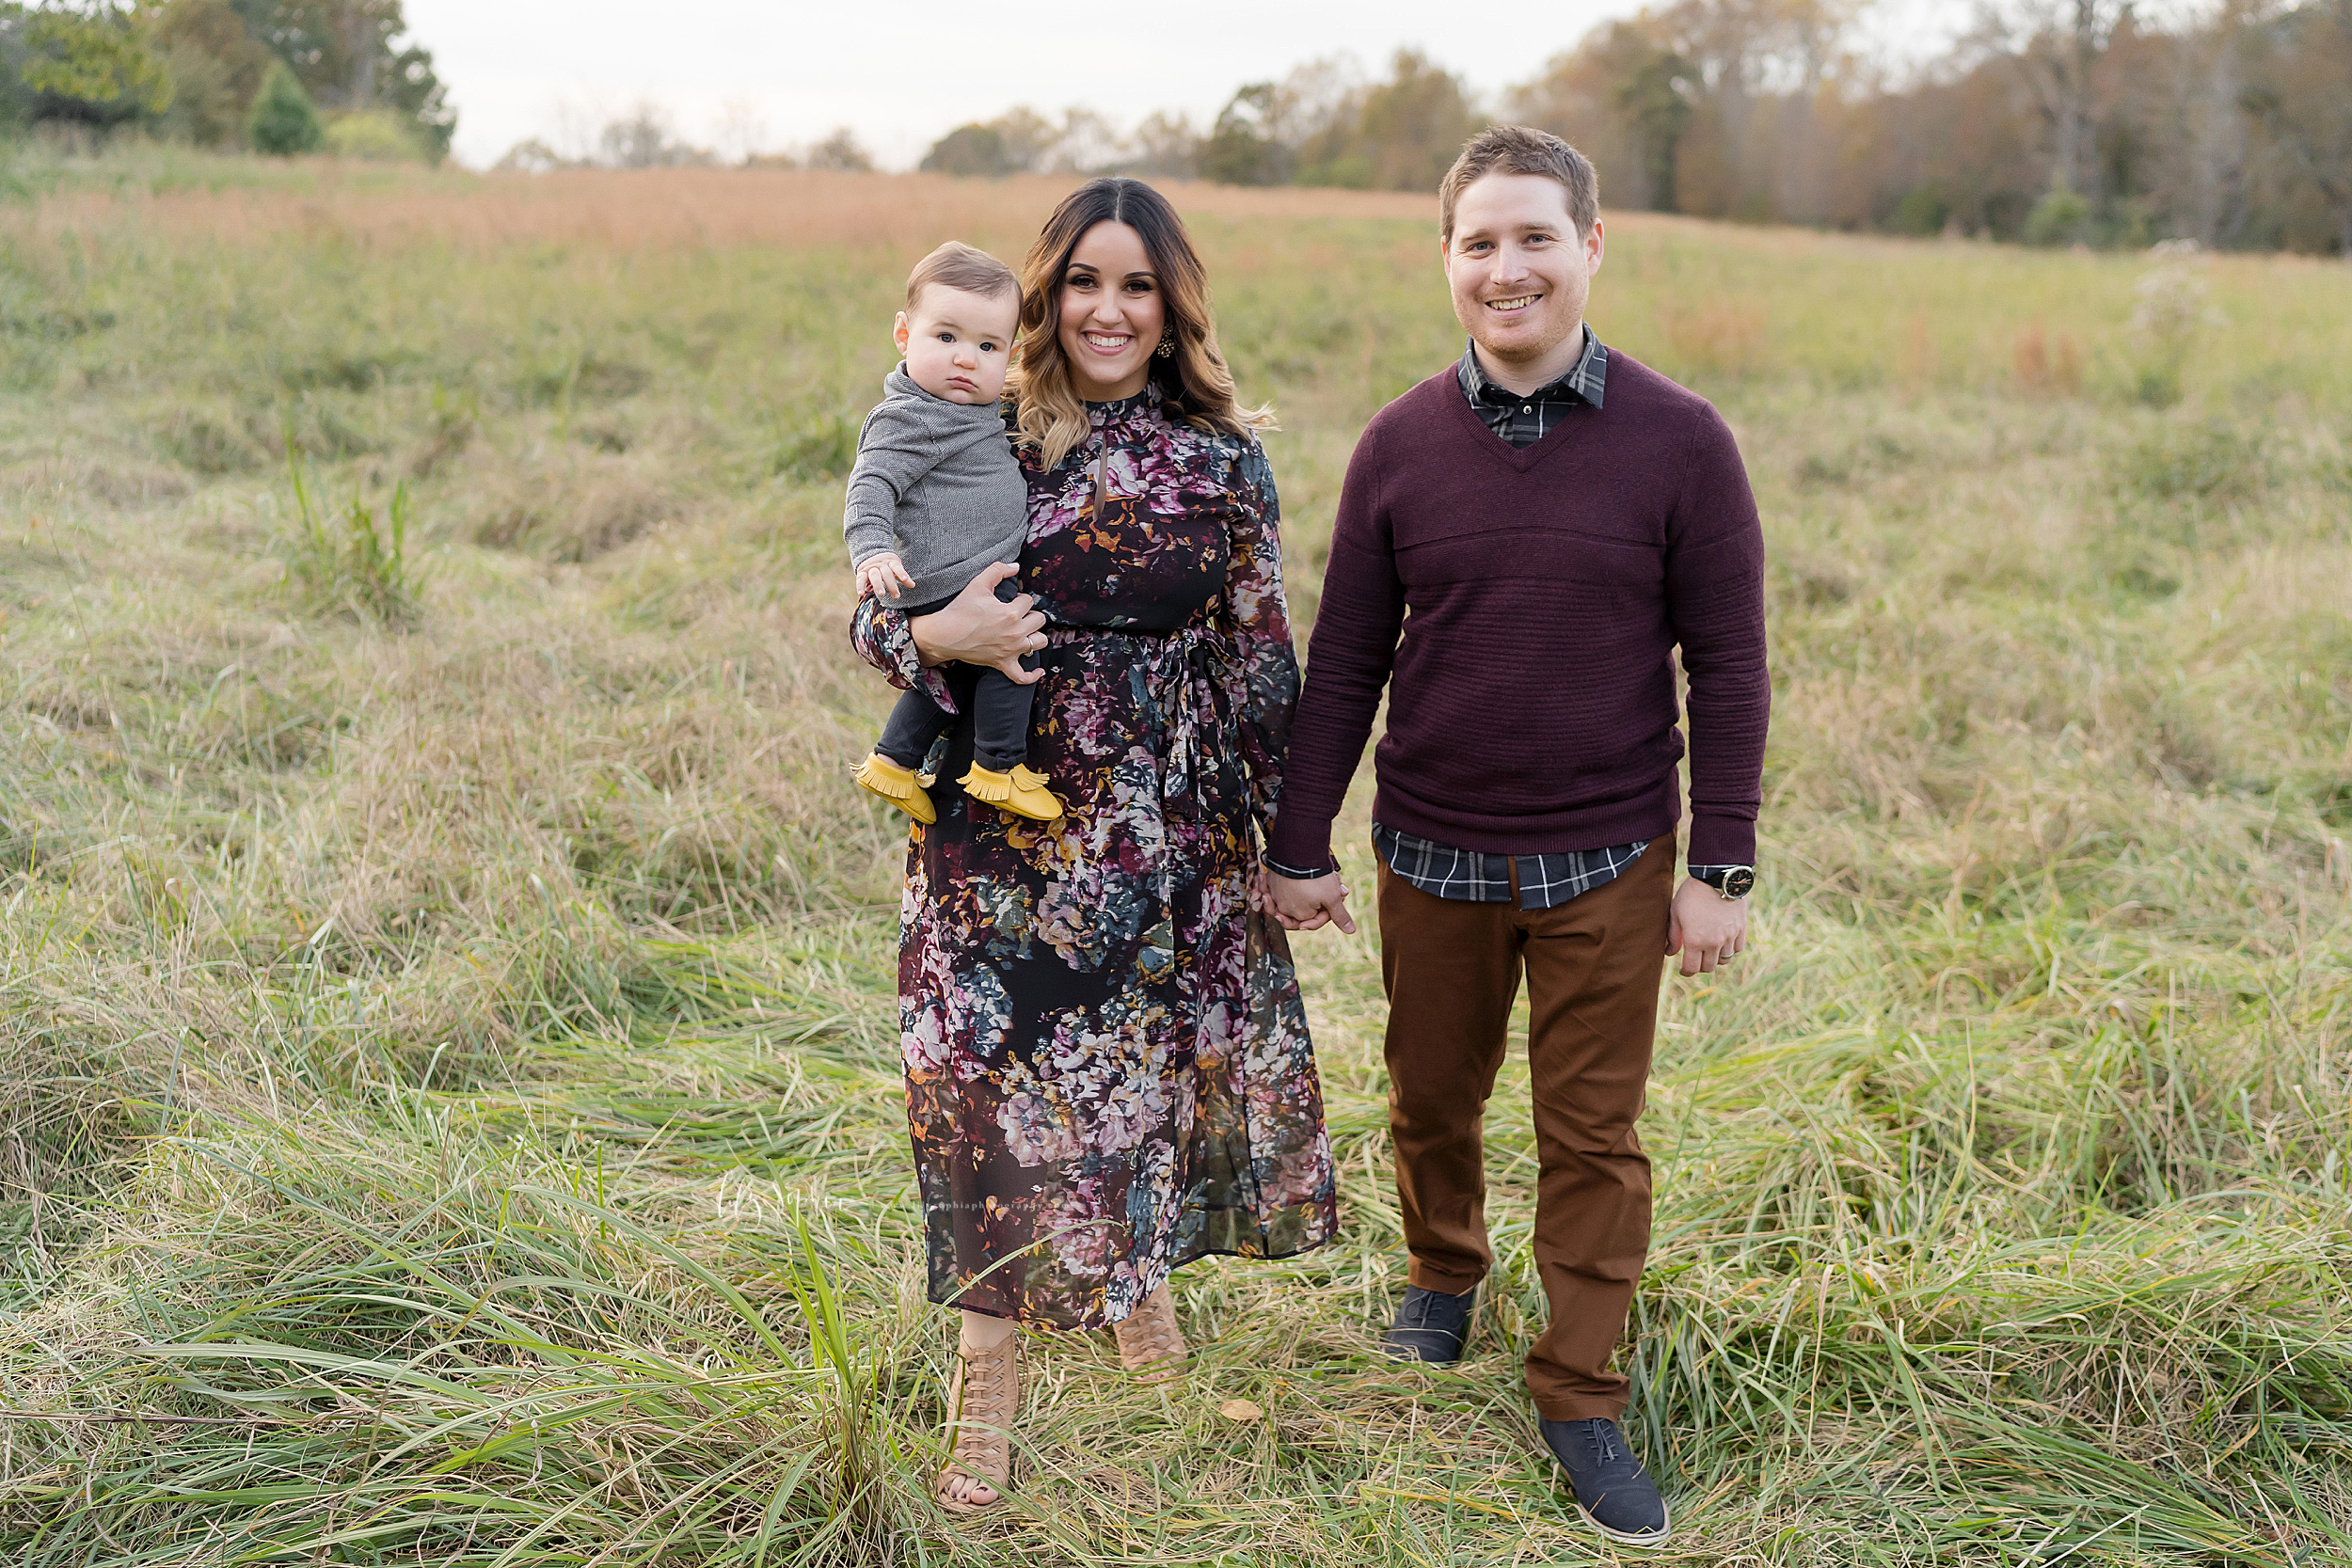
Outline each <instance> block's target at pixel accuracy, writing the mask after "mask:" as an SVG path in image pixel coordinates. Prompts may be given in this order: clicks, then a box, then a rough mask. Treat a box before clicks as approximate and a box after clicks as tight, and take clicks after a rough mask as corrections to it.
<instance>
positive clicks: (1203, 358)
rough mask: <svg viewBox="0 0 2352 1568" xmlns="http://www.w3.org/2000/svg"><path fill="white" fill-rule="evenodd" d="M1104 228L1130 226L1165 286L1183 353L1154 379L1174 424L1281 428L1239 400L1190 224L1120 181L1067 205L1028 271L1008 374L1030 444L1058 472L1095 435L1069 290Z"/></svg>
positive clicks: (1108, 181)
mask: <svg viewBox="0 0 2352 1568" xmlns="http://www.w3.org/2000/svg"><path fill="white" fill-rule="evenodd" d="M1098 223H1123V224H1125V225H1127V226H1128V227H1129V228H1130V229H1133V230H1135V231H1136V233H1137V234H1138V235H1140V236H1142V239H1143V253H1144V254H1145V255H1146V256H1147V257H1149V258H1150V259H1151V261H1152V273H1153V275H1154V276H1155V277H1158V279H1159V286H1160V299H1161V302H1162V305H1163V307H1164V309H1166V311H1167V315H1168V326H1169V327H1171V328H1173V329H1174V331H1175V334H1176V352H1175V353H1174V354H1172V355H1170V356H1168V357H1167V358H1165V359H1163V358H1161V357H1160V356H1158V355H1157V354H1156V353H1155V354H1153V355H1152V357H1151V359H1150V361H1149V364H1150V366H1151V369H1150V370H1149V371H1148V372H1146V374H1148V375H1149V376H1150V378H1151V380H1152V383H1153V384H1154V385H1156V386H1157V387H1158V388H1160V393H1161V396H1162V398H1163V400H1164V402H1163V406H1165V407H1166V409H1167V410H1168V418H1169V419H1171V420H1174V419H1181V420H1184V421H1185V422H1187V423H1189V424H1191V425H1193V426H1194V427H1196V428H1198V429H1200V430H1210V431H1216V432H1217V433H1218V434H1220V435H1225V436H1245V435H1248V433H1249V432H1250V431H1253V430H1270V429H1272V428H1273V427H1274V410H1273V409H1271V408H1266V407H1259V408H1246V407H1243V406H1242V405H1241V404H1239V403H1238V402H1236V401H1235V399H1234V397H1233V372H1232V371H1231V370H1228V369H1227V368H1226V365H1225V356H1224V355H1223V354H1221V353H1219V352H1218V350H1217V346H1216V318H1215V317H1213V316H1212V315H1211V314H1210V312H1209V274H1208V269H1207V268H1205V267H1203V266H1202V265H1201V264H1200V252H1198V251H1196V250H1194V249H1193V248H1192V238H1191V236H1190V235H1188V234H1186V233H1185V232H1184V219H1182V218H1180V217H1178V216H1177V215H1176V209H1175V208H1173V207H1171V206H1169V205H1168V198H1166V197H1164V196H1162V195H1161V194H1160V193H1159V192H1157V191H1155V190H1153V189H1152V187H1151V186H1149V185H1147V184H1145V183H1144V182H1142V181H1140V180H1127V179H1120V178H1115V177H1114V178H1104V179H1101V180H1089V181H1088V182H1086V183H1085V184H1083V185H1081V186H1079V187H1078V188H1077V189H1076V190H1074V191H1072V192H1071V193H1070V194H1069V195H1068V196H1067V197H1065V198H1062V203H1061V205H1060V206H1058V207H1057V208H1055V209H1054V215H1053V216H1051V217H1049V218H1047V219H1046V220H1045V228H1044V229H1043V230H1041V232H1040V233H1039V234H1038V237H1037V243H1036V244H1035V245H1031V246H1030V247H1029V254H1028V257H1027V259H1026V260H1025V261H1023V262H1022V264H1021V336H1020V338H1019V339H1018V340H1017V341H1015V343H1014V345H1013V351H1012V366H1011V370H1010V373H1009V376H1008V389H1009V393H1010V395H1011V397H1012V399H1013V405H1014V407H1015V409H1016V410H1017V411H1018V413H1017V421H1018V424H1019V428H1020V441H1021V444H1022V445H1024V446H1026V447H1034V448H1035V449H1036V450H1037V452H1038V455H1039V457H1040V458H1041V460H1042V461H1043V463H1044V465H1045V467H1048V468H1053V467H1057V466H1058V465H1059V464H1060V463H1061V460H1062V459H1063V458H1065V457H1067V456H1069V455H1070V453H1071V451H1072V449H1073V448H1074V447H1076V446H1077V445H1078V443H1079V442H1081V441H1083V440H1085V439H1086V437H1087V405H1086V403H1085V400H1083V399H1082V398H1080V397H1079V396H1078V390H1077V388H1076V386H1075V385H1074V384H1073V381H1072V379H1071V374H1070V361H1069V358H1068V357H1067V356H1065V355H1064V354H1063V353H1062V347H1061V286H1062V277H1063V275H1064V274H1065V273H1067V272H1068V271H1069V269H1070V257H1071V253H1072V252H1073V251H1075V250H1076V249H1077V248H1078V242H1079V241H1080V240H1081V239H1083V238H1085V236H1086V233H1087V230H1089V229H1092V228H1093V227H1094V226H1095V225H1096V224H1098Z"/></svg>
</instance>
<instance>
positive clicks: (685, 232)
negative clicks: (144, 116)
mask: <svg viewBox="0 0 2352 1568" xmlns="http://www.w3.org/2000/svg"><path fill="white" fill-rule="evenodd" d="M1076 183H1077V180H1076V179H1075V178H1074V177H1058V176H1046V175H1025V176H1019V177H1015V178H1010V179H1005V180H993V181H974V180H954V179H949V178H947V177H946V176H944V175H930V174H894V175H858V174H828V173H817V172H809V171H803V170H784V169H665V170H643V171H636V170H618V169H576V170H564V171H560V172H556V173H549V174H491V175H482V176H469V175H450V176H443V177H440V178H437V179H432V180H426V179H418V180H415V181H412V182H404V183H401V184H398V185H387V184H386V183H385V182H384V181H383V180H382V179H381V178H380V177H378V176H373V175H371V174H370V173H369V172H368V171H365V170H351V169H346V168H342V167H338V166H334V165H331V164H330V165H326V166H323V167H322V168H321V169H320V172H319V178H318V180H317V182H316V183H315V185H313V186H312V187H310V188H308V189H287V188H276V189H255V188H229V189H221V190H174V191H168V192H165V193H162V194H150V193H146V192H129V191H126V192H120V193H116V192H90V191H76V192H70V193H66V194H61V195H56V196H52V197H50V198H46V199H44V200H43V201H41V202H40V204H39V205H38V206H37V207H36V208H35V210H34V213H33V214H32V217H31V221H30V230H31V232H32V233H34V234H37V235H40V236H47V237H54V236H57V235H63V234H73V233H83V232H90V231H103V230H106V229H108V228H110V227H112V226H114V225H116V224H119V223H126V222H127V223H133V224H135V225H136V226H137V227H138V228H140V229H141V230H144V231H147V232H151V233H155V234H160V235H169V236H175V237H179V238H185V239H196V238H202V239H214V240H236V241H247V240H252V239H255V238H258V237H262V236H273V235H275V236H301V237H304V238H306V239H309V240H317V239H322V238H326V237H328V236H335V237H339V238H344V239H355V240H366V241H374V242H389V243H398V242H402V241H411V240H431V241H437V242H442V243H447V244H453V245H460V246H464V247H468V248H471V249H480V250H492V249H501V248H504V247H506V246H510V245H593V246H596V247H598V248H600V249H612V250H636V249H644V248H651V247H677V246H710V245H717V246H729V245H779V246H786V247H792V248H804V247H814V246H838V245H882V246H888V247H891V248H895V249H904V248H908V247H920V248H929V247H930V245H935V244H937V243H938V236H939V235H942V234H964V235H972V236H978V238H977V239H976V240H975V241H974V243H976V244H982V245H987V246H989V247H990V248H1009V249H1011V250H1012V251H1013V252H1014V253H1015V254H1018V252H1019V250H1020V249H1022V248H1025V245H1026V243H1027V239H1028V237H1029V236H1031V235H1033V234H1035V233H1036V232H1037V229H1038V226H1039V224H1040V223H1041V222H1042V221H1043V219H1044V217H1045V214H1047V213H1048V212H1050V211H1051V210H1052V209H1053V206H1054V203H1055V202H1057V201H1058V200H1060V199H1061V198H1062V197H1063V196H1064V195H1065V194H1066V193H1068V192H1069V191H1070V190H1071V189H1072V188H1073V186H1074V185H1075V184H1076ZM1163 188H1164V189H1165V190H1167V191H1168V195H1169V196H1170V197H1171V198H1174V200H1175V201H1176V204H1177V205H1178V206H1179V207H1180V208H1182V209H1183V210H1184V212H1185V213H1187V214H1204V215H1215V216H1219V217H1241V218H1248V217H1281V218H1289V219H1296V218H1404V219H1424V220H1432V221H1434V219H1435V215H1436V203H1435V198H1434V197H1426V196H1421V195H1417V194H1410V193H1399V192H1390V191H1341V190H1292V189H1287V188H1285V189H1271V190H1248V189H1240V188H1236V187H1233V186H1229V185H1212V184H1203V183H1198V182H1168V183H1166V184H1165V185H1164V186H1163Z"/></svg>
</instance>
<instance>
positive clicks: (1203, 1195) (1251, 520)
mask: <svg viewBox="0 0 2352 1568" xmlns="http://www.w3.org/2000/svg"><path fill="white" fill-rule="evenodd" d="M1089 414H1090V418H1091V423H1092V427H1093V434H1092V437H1091V439H1090V440H1089V441H1087V442H1084V443H1081V444H1080V446H1079V447H1078V448H1077V449H1076V450H1074V451H1073V452H1072V453H1071V454H1070V455H1069V457H1068V458H1066V459H1065V460H1064V461H1063V462H1062V464H1061V465H1060V466H1058V467H1055V468H1053V469H1050V470H1044V471H1040V470H1039V469H1038V468H1037V467H1035V465H1034V463H1033V462H1025V473H1026V477H1027V480H1028V487H1029V530H1028V538H1027V543H1026V546H1025V548H1024V550H1023V553H1022V562H1021V563H1022V578H1021V586H1022V587H1023V589H1025V591H1027V592H1029V593H1032V594H1036V595H1037V596H1038V599H1039V607H1040V608H1041V610H1043V611H1044V613H1045V615H1046V617H1047V622H1048V625H1047V628H1046V636H1047V645H1046V647H1045V648H1044V649H1043V650H1042V651H1041V655H1040V658H1041V663H1042V665H1043V668H1044V678H1043V679H1042V680H1041V681H1040V682H1039V683H1038V685H1037V688H1036V692H1037V697H1036V702H1035V705H1034V707H1033V709H1032V718H1031V722H1030V735H1029V765H1030V766H1031V767H1033V768H1037V769H1039V770H1040V771H1041V772H1043V773H1044V774H1045V775H1046V777H1047V779H1048V780H1049V781H1050V782H1051V785H1052V787H1053V789H1054V791H1055V792H1056V793H1057V795H1059V796H1060V797H1061V799H1062V800H1063V802H1064V804H1065V805H1066V806H1067V808H1068V814H1067V815H1066V816H1063V817H1062V818H1061V819H1060V820H1059V821H1057V822H1053V823H1040V822H1033V821H1030V820H1027V819H1025V818H1022V817H1017V816H1009V815H1008V814H1005V813H1003V812H1000V811H998V810H996V809H994V808H993V807H991V806H988V805H986V804H985V803H983V802H977V801H971V800H967V798H966V797H964V796H963V794H962V793H961V791H960V790H959V789H957V788H956V786H955V784H954V781H955V780H956V779H958V778H960V777H961V776H962V772H963V768H964V767H965V765H966V762H967V761H968V758H969V753H970V748H971V726H970V723H969V721H959V723H958V725H957V726H956V729H955V730H954V731H953V732H952V733H951V737H950V742H949V743H948V746H947V752H946V756H945V757H944V758H938V757H935V759H934V760H936V761H938V762H939V764H940V766H939V769H938V783H937V784H935V785H934V786H933V787H932V790H931V797H932V800H933V801H934V803H935V804H936V805H937V807H938V815H939V820H938V822H937V823H936V824H935V825H933V826H930V827H922V826H917V827H915V828H914V833H913V839H912V842H911V844H910V845H909V847H908V852H907V871H906V891H905V895H904V900H903V903H902V905H901V926H900V942H899V959H898V990H899V998H900V1009H901V1010H900V1022H901V1030H902V1033H901V1043H902V1048H903V1052H904V1055H905V1065H906V1083H907V1117H908V1121H909V1123H910V1126H911V1130H912V1132H913V1134H914V1164H915V1170H916V1173H917V1176H918V1178H919V1183H920V1187H921V1192H922V1202H923V1214H924V1222H925V1227H926V1229H927V1232H928V1241H929V1256H930V1299H931V1300H933V1301H936V1302H942V1303H951V1304H953V1305H955V1306H958V1307H969V1308H971V1309H973V1310H976V1311H981V1312H987V1313H992V1314H994V1315H996V1316H999V1317H1006V1318H1013V1319H1018V1320H1020V1321H1023V1322H1027V1323H1043V1324H1051V1325H1054V1326H1057V1327H1065V1328H1077V1327H1101V1326H1103V1325H1104V1324H1108V1323H1118V1322H1119V1321H1120V1320H1121V1319H1122V1318H1124V1317H1125V1316H1126V1315H1127V1314H1128V1313H1129V1312H1130V1311H1131V1310H1133V1308H1134V1307H1136V1305H1137V1304H1138V1303H1140V1302H1141V1301H1142V1300H1143V1299H1144V1298H1145V1297H1146V1296H1148V1295H1149V1294H1151V1292H1152V1291H1153V1290H1155V1289H1156V1288H1157V1287H1158V1286H1159V1285H1160V1283H1161V1282H1162V1281H1163V1280H1165V1279H1166V1278H1167V1277H1168V1274H1169V1272H1170V1271H1171V1270H1173V1269H1175V1268H1176V1267H1177V1266H1178V1265H1180V1264H1183V1263H1184V1262H1187V1261H1189V1260H1191V1259H1195V1258H1199V1257H1201V1256H1203V1255H1205V1254H1208V1253H1213V1252H1222V1253H1234V1254H1239V1255H1241V1256H1244V1257H1251V1258H1280V1257H1286V1256H1289V1255H1291V1254H1293V1253H1297V1252H1301V1251H1304V1250H1306V1249H1307V1248H1309V1247H1312V1246H1315V1245H1318V1244H1319V1243H1323V1242H1324V1241H1326V1240H1327V1239H1329V1238H1330V1236H1331V1235H1332V1234H1333V1233H1334V1232H1335V1230H1336V1229H1337V1227H1338V1210H1337V1202H1336V1197H1335V1194H1334V1183H1333V1177H1332V1169H1331V1150H1330V1144H1329V1141H1328V1139H1327V1136H1326V1133H1325V1131H1324V1123H1323V1097H1322V1089H1321V1085H1319V1084H1318V1082H1317V1080H1316V1076H1315V1065H1314V1055H1313V1050H1312V1047H1311V1044H1310V1042H1309V1040H1308V1037H1307V1018H1306V1012H1305V1009H1304V1007H1303V1006H1301V1004H1300V1000H1299V993H1298V979H1297V975H1296V973H1295V971H1294V970H1293V968H1292V965H1291V958H1290V949H1289V946H1288V943H1287V942H1286V941H1285V940H1284V937H1283V933H1282V930H1281V928H1280V927H1279V926H1277V925H1274V924H1273V923H1272V922H1271V921H1270V920H1265V919H1263V918H1262V917H1261V916H1259V915H1258V914H1255V913H1253V912H1252V911H1250V910H1249V907H1248V897H1247V891H1248V880H1249V877H1250V873H1251V867H1252V866H1253V865H1254V863H1255V859H1256V852H1255V848H1254V843H1255V841H1256V839H1257V838H1258V837H1259V836H1261V835H1263V832H1265V830H1266V827H1267V824H1268V823H1269V821H1270V820H1271V818H1272V816H1273V813H1274V811H1275V810H1276V807H1277V804H1278V801H1279V796H1280V789H1281V762H1282V754H1283V751H1284V749H1285V747H1286V745H1287V743H1288V737H1289V730H1290V722H1291V713H1292V710H1293V708H1294V706H1295V704H1296V702H1297V697H1298V663H1297V658H1296V656H1295V654H1294V653H1293V652H1292V648H1291V639H1290V626H1289V622H1288V618H1287V614H1286V611H1285V609H1284V606H1283V600H1282V579H1281V543H1280V537H1279V532H1278V521H1279V502H1278V500H1277V499H1276V496H1275V490H1274V477H1273V473H1272V470H1271V469H1270V468H1269V467H1268V466H1267V464H1266V461H1265V456H1264V453H1263V451H1261V450H1260V449H1259V447H1258V444H1257V442H1256V441H1255V440H1254V439H1251V438H1248V437H1240V438H1236V437H1232V436H1217V435H1213V434H1209V433H1206V432H1203V431H1200V430H1197V429H1195V428H1193V427H1191V426H1189V425H1187V424H1184V423H1182V422H1180V421H1176V420H1169V419H1168V418H1166V417H1164V415H1163V411H1162V406H1161V397H1160V394H1159V391H1158V389H1157V388H1147V389H1146V390H1145V391H1144V392H1142V393H1140V394H1138V395H1137V396H1136V397H1133V398H1130V399H1127V400H1125V401H1123V402H1120V403H1111V404H1092V405H1090V407H1089ZM851 641H852V643H853V644H854V646H855V647H856V648H857V650H858V652H859V653H860V654H861V655H862V656H864V657H866V659H867V660H869V661H870V662H872V663H873V664H875V665H876V666H877V667H879V668H880V669H882V671H883V672H884V673H887V674H888V675H889V676H890V677H891V680H892V681H893V683H894V684H896V685H899V686H908V685H912V684H914V683H915V682H918V681H919V682H922V683H924V684H925V685H926V686H927V687H928V688H929V689H930V690H931V692H932V695H933V696H934V698H944V699H946V703H945V705H948V706H950V707H963V706H965V705H963V704H960V703H959V702H958V699H959V698H960V697H968V695H969V691H970V686H969V672H967V671H965V670H964V668H963V667H961V666H949V667H947V668H946V670H945V671H942V670H925V669H923V668H922V667H921V665H920V663H919V662H918V660H917V658H916V657H915V651H914V642H913V640H912V638H911V636H910V635H909V632H908V629H907V618H906V616H905V615H904V614H903V613H901V612H900V611H898V610H892V609H889V608H887V607H885V606H882V605H880V604H878V603H877V601H875V600H873V599H871V598H868V599H866V600H864V601H862V602H861V604H860V605H859V608H858V612H857V616H856V619H855V622H854V623H853V626H852V631H851Z"/></svg>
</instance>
